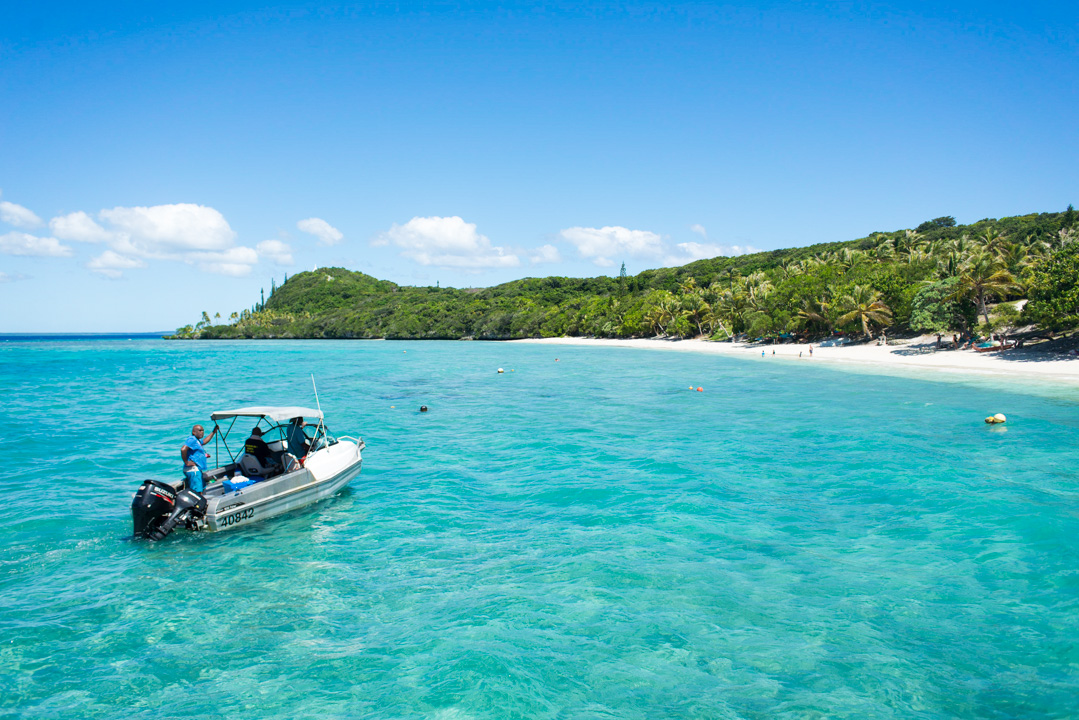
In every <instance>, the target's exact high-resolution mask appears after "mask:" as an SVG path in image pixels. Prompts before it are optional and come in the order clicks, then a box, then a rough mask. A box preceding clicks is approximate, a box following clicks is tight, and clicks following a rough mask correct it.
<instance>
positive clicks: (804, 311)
mask: <svg viewBox="0 0 1079 720" xmlns="http://www.w3.org/2000/svg"><path fill="white" fill-rule="evenodd" d="M795 314H796V315H797V316H798V318H799V319H800V320H801V321H802V323H803V324H804V325H818V326H820V327H822V328H825V329H827V330H831V329H832V323H831V322H829V321H828V302H827V300H826V299H824V298H822V299H821V300H819V301H818V300H814V299H812V298H806V299H805V300H803V301H802V306H801V307H800V308H798V310H797V312H796V313H795Z"/></svg>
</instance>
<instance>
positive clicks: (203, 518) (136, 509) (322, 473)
mask: <svg viewBox="0 0 1079 720" xmlns="http://www.w3.org/2000/svg"><path fill="white" fill-rule="evenodd" d="M210 417H211V419H212V420H213V421H214V422H215V423H226V422H227V423H228V427H227V428H226V429H224V430H223V431H222V433H221V436H220V443H221V445H222V446H223V447H224V449H225V453H226V454H227V456H228V462H226V463H224V464H218V466H217V467H215V468H214V469H212V470H209V471H207V472H205V473H203V482H204V484H205V490H204V492H202V493H201V494H200V493H197V492H195V491H194V490H191V489H190V488H187V487H186V481H185V480H184V479H180V480H176V481H174V482H163V481H160V480H146V481H144V482H143V483H142V486H141V487H139V490H138V492H136V493H135V497H134V499H133V500H132V502H131V514H132V518H133V520H134V525H135V535H136V536H138V537H144V538H147V539H150V540H161V539H162V538H164V537H165V536H166V535H168V534H169V533H170V532H172V530H173V529H174V528H176V527H177V526H183V527H185V528H187V529H188V530H192V531H196V532H216V531H219V530H227V529H231V528H234V527H239V526H241V525H248V524H250V523H253V522H258V521H260V520H265V519H266V518H270V517H274V516H275V515H280V514H282V513H285V512H288V511H290V510H295V509H297V508H301V507H304V506H305V505H310V504H311V503H315V502H318V501H319V500H323V499H325V498H328V497H330V496H332V495H334V494H336V493H337V492H339V491H340V490H341V489H342V488H344V487H345V485H347V484H348V483H349V481H351V480H352V479H353V478H355V477H356V476H357V475H359V473H360V465H361V463H362V461H363V458H362V452H363V449H364V447H365V444H364V441H363V439H362V438H360V437H348V436H343V437H334V436H333V435H331V434H330V432H329V430H328V429H327V428H326V424H325V422H324V418H323V416H322V412H321V410H314V409H311V408H303V407H246V408H240V409H239V410H222V411H218V412H215V413H212V414H211V415H210ZM243 420H254V425H250V426H249V425H248V423H246V422H243ZM238 424H239V425H240V427H239V428H237V426H238ZM253 427H258V428H259V429H260V430H261V431H262V440H263V441H264V442H265V443H266V445H267V446H268V450H269V457H268V458H267V457H265V455H264V457H262V458H261V459H260V458H257V457H254V456H253V455H252V454H250V453H247V452H245V451H244V440H243V439H240V440H239V441H237V439H236V433H233V432H232V431H233V430H234V429H239V430H240V431H241V433H242V437H243V438H246V437H247V435H248V433H249V432H250V431H251V429H252V428H253ZM230 433H232V440H231V442H232V446H230V445H229V442H230ZM290 441H291V442H292V444H293V446H292V447H290V445H289V443H290ZM214 455H215V458H218V459H220V457H221V456H220V455H219V453H217V452H215V453H214Z"/></svg>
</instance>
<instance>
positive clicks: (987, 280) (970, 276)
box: [957, 252, 1018, 325]
mask: <svg viewBox="0 0 1079 720" xmlns="http://www.w3.org/2000/svg"><path fill="white" fill-rule="evenodd" d="M1016 289H1018V283H1017V282H1016V280H1015V277H1014V276H1013V275H1012V274H1011V273H1010V272H1008V268H1007V266H1006V265H1005V264H1004V262H1003V261H1002V260H1001V259H1000V258H999V257H997V256H996V255H993V254H991V253H988V252H981V253H977V254H975V255H972V256H971V257H970V258H968V259H967V261H966V262H965V263H963V266H962V268H960V274H959V287H958V288H957V294H958V295H960V296H963V297H970V298H973V299H974V302H975V303H977V305H978V311H979V312H981V314H982V317H984V318H985V323H986V324H987V325H988V324H989V308H988V307H987V306H986V305H987V302H988V300H989V299H990V298H993V297H1002V296H1004V295H1007V294H1008V292H1010V291H1012V290H1016Z"/></svg>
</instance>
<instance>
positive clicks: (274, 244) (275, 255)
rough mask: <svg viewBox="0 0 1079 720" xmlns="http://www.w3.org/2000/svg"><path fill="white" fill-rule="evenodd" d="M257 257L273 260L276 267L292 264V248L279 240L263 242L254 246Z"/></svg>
mask: <svg viewBox="0 0 1079 720" xmlns="http://www.w3.org/2000/svg"><path fill="white" fill-rule="evenodd" d="M255 249H256V250H257V251H258V254H259V257H264V258H266V259H268V260H273V261H274V263H275V264H277V265H291V264H292V248H290V247H289V246H288V243H283V242H281V241H280V240H263V241H262V242H260V243H259V244H258V245H256V246H255Z"/></svg>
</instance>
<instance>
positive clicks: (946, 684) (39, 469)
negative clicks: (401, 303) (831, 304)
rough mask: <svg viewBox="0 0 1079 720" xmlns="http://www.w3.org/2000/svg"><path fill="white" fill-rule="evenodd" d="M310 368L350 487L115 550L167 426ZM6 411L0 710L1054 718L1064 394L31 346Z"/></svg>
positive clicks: (508, 362) (799, 369)
mask: <svg viewBox="0 0 1079 720" xmlns="http://www.w3.org/2000/svg"><path fill="white" fill-rule="evenodd" d="M499 367H502V368H504V369H505V373H503V374H501V375H500V374H498V373H497V372H496V370H497V368H499ZM312 374H314V376H315V377H316V379H317V382H318V390H319V394H320V399H321V403H322V407H323V410H324V411H325V412H326V416H327V419H328V423H329V426H330V428H331V430H332V431H333V432H335V433H336V434H338V435H345V434H348V435H362V436H363V437H364V439H365V440H366V442H367V450H366V451H365V453H364V466H363V472H362V474H361V475H360V477H359V478H358V479H357V480H355V481H354V482H353V483H352V484H351V485H350V486H349V487H348V488H347V489H346V490H345V491H343V492H342V493H341V494H340V495H338V496H337V497H335V498H333V499H331V500H328V501H326V502H323V503H321V504H319V505H316V506H313V507H310V508H307V509H305V510H302V511H298V512H294V513H292V514H290V515H287V516H283V517H280V518H276V519H273V520H269V521H266V522H265V523H261V524H256V525H253V526H250V527H243V528H239V529H236V530H233V531H229V532H225V533H219V534H192V533H188V532H185V531H177V532H175V533H173V535H171V536H170V537H169V538H167V539H166V540H165V541H164V542H161V543H158V544H152V543H148V542H145V541H133V540H131V539H130V538H129V535H130V532H131V519H130V511H129V506H130V502H131V496H132V494H133V493H134V491H135V490H136V488H137V487H138V485H139V483H140V482H141V480H142V479H143V478H145V477H167V478H175V477H179V473H180V461H179V457H178V452H179V447H180V444H181V443H182V441H183V440H184V438H185V437H186V435H187V434H188V432H189V430H190V427H191V425H192V424H194V423H196V422H204V423H205V422H208V417H209V413H210V412H211V411H213V410H217V409H227V408H231V407H237V406H244V405H253V404H280V405H314V402H315V401H314V397H313V395H312V392H311V380H310V376H311V375H312ZM698 386H699V387H702V388H703V391H702V392H697V390H696V388H697V387H698ZM690 388H693V389H690ZM0 401H2V405H0V407H2V413H3V420H4V430H3V432H2V433H0V451H2V455H0V457H2V459H3V466H4V472H3V475H2V480H0V487H2V490H3V503H2V505H0V508H2V509H0V540H2V542H0V716H2V717H13V718H125V719H131V718H146V719H147V720H150V719H155V720H156V719H158V718H196V717H197V718H203V717H205V718H210V717H220V718H230V719H234V718H282V719H286V718H287V719H289V720H292V719H295V718H437V719H445V720H449V719H454V720H457V719H466V718H619V719H621V718H641V719H642V720H643V719H648V720H654V719H656V718H762V719H763V718H825V717H827V718H1065V717H1077V716H1079V701H1077V698H1079V450H1077V448H1079V394H1077V392H1076V391H1075V390H1061V391H1054V392H1047V391H1045V390H1044V388H1042V391H1040V392H1039V391H1037V390H1036V389H1031V388H1019V389H1017V388H1014V387H1013V388H1009V387H1006V386H1002V385H1001V384H1000V382H999V381H989V380H980V381H975V382H971V383H961V382H955V381H954V380H952V379H949V381H946V382H940V381H933V380H929V379H912V378H903V377H886V376H873V375H867V374H862V373H847V372H843V371H841V370H836V369H832V368H829V367H826V366H823V365H815V364H813V362H812V361H794V360H786V361H785V360H776V359H773V358H762V359H753V360H750V359H745V358H735V357H714V356H703V355H696V354H690V353H674V352H649V351H645V350H640V351H638V350H628V349H618V348H592V347H588V348H583V347H569V346H552V345H521V344H504V343H477V342H407V343H406V342H381V341H368V342H363V341H358V342H333V341H321V342H319V341H295V342H292V341H288V342H286V341H261V342H260V341H249V342H203V343H199V342H168V341H163V340H145V339H84V340H57V339H43V340H21V341H20V340H11V341H6V342H4V343H0ZM421 404H422V405H427V406H428V407H429V408H430V411H429V412H427V413H423V414H421V413H420V412H419V411H418V410H419V407H420V405H421ZM996 412H1003V413H1005V414H1006V415H1007V416H1008V418H1009V419H1008V423H1007V424H1006V425H1005V426H1002V427H996V428H994V427H990V426H987V425H985V424H984V423H983V422H982V419H983V418H984V417H985V416H986V415H988V414H991V413H996ZM212 445H213V443H211V448H210V449H211V452H214V449H213V447H212Z"/></svg>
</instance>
